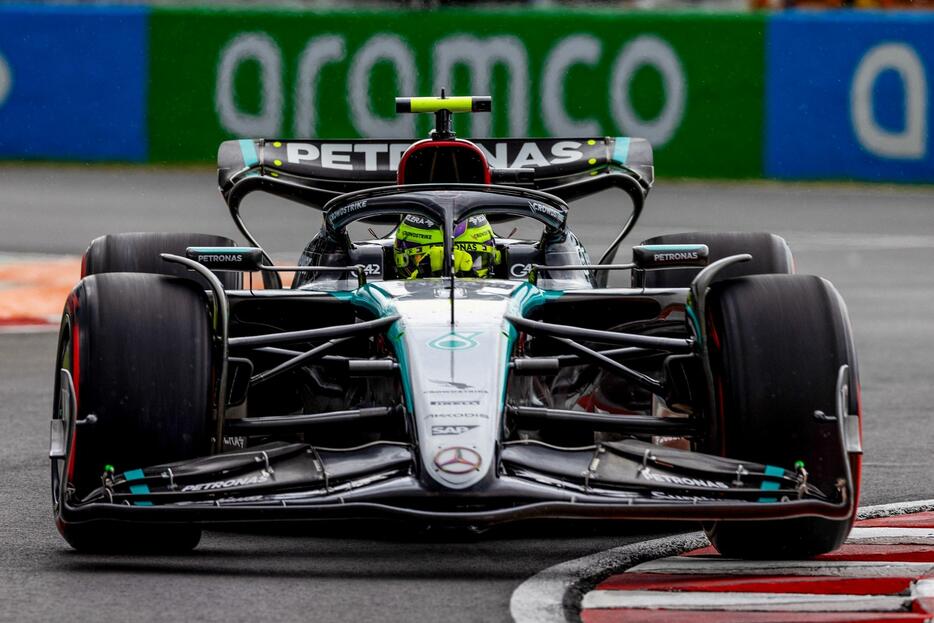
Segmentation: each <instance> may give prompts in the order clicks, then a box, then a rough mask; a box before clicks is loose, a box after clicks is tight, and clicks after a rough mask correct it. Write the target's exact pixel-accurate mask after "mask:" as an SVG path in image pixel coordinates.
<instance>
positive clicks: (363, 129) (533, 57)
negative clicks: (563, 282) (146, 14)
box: [148, 7, 766, 178]
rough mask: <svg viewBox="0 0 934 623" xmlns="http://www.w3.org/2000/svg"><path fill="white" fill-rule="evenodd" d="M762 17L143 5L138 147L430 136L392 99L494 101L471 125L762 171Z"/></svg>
mask: <svg viewBox="0 0 934 623" xmlns="http://www.w3.org/2000/svg"><path fill="white" fill-rule="evenodd" d="M765 21H766V17H765V16H763V15H759V14H728V15H723V14H716V15H710V14H700V13H676V14H663V15H659V14H632V13H621V12H616V11H606V12H600V11H588V12H587V13H582V12H579V11H574V12H559V11H523V12H513V11H508V12H490V11H487V12H481V11H470V10H444V11H430V12H429V11H425V12H417V11H405V12H401V11H400V12H386V11H372V12H362V13H361V12H356V11H355V12H354V13H353V14H352V15H351V14H350V13H345V12H314V13H309V12H304V11H269V10H249V9H238V10H219V11H218V10H207V9H185V8H172V7H163V8H154V9H153V11H152V13H151V15H150V43H149V54H150V90H149V101H148V105H149V117H148V118H149V148H150V160H152V161H155V162H204V161H211V160H213V158H214V155H215V153H216V149H217V146H218V145H219V144H220V142H221V141H223V140H227V139H230V138H252V137H261V136H277V137H283V136H286V137H287V136H294V137H320V138H359V137H387V138H390V137H392V138H411V137H419V136H426V134H427V132H428V130H429V126H430V123H431V116H430V115H406V114H399V115H397V114H396V113H395V107H394V98H395V97H398V96H425V95H437V94H439V93H440V88H441V87H442V86H443V87H445V88H446V89H447V93H448V94H452V95H492V96H493V112H492V113H474V114H472V115H466V114H465V115H458V116H457V117H456V118H455V129H456V130H458V132H459V134H460V135H461V136H464V137H470V136H561V135H571V136H586V135H607V136H619V135H624V136H626V135H628V136H639V137H644V138H648V139H649V140H650V141H651V142H652V144H653V145H654V146H655V155H656V165H657V169H656V170H657V171H658V173H659V174H660V175H662V176H691V177H730V178H736V177H761V176H762V173H763V167H762V151H763V150H762V136H763V112H764V111H763V108H764V106H763V94H764V75H765V65H764V34H763V33H764V30H765Z"/></svg>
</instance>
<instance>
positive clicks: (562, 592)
mask: <svg viewBox="0 0 934 623" xmlns="http://www.w3.org/2000/svg"><path fill="white" fill-rule="evenodd" d="M932 510H934V500H929V501H926V502H915V503H908V504H889V505H882V506H877V507H869V508H866V509H862V510H861V511H860V514H859V516H860V518H861V520H860V521H859V522H858V523H857V527H855V528H854V529H853V531H852V533H851V536H850V538H849V539H848V540H847V542H846V544H844V546H843V547H842V548H840V549H839V550H837V551H835V552H832V553H830V554H825V555H823V556H819V557H817V558H815V559H813V560H799V561H737V560H729V559H723V558H720V557H719V555H717V554H716V552H714V551H713V550H712V548H710V547H709V546H707V543H706V539H705V538H704V537H703V535H701V534H699V533H694V534H690V535H678V536H675V537H671V538H670V539H657V540H655V541H650V542H647V543H643V544H634V545H629V546H625V547H621V548H615V549H613V550H607V551H606V552H600V553H599V554H595V555H593V556H587V557H584V558H581V559H578V560H575V561H569V562H568V563H562V564H561V565H556V566H555V567H552V568H550V569H546V570H545V571H543V572H541V573H539V574H538V575H536V576H534V577H533V578H530V579H529V580H527V581H526V582H525V583H523V584H522V585H521V586H520V587H519V588H518V589H517V590H516V591H515V592H514V593H513V598H512V601H511V604H510V607H511V613H512V615H513V618H514V619H515V620H516V621H517V623H524V622H526V621H533V620H534V621H566V620H571V619H573V617H574V613H575V611H577V609H578V607H580V608H581V610H580V617H581V620H582V621H583V623H616V622H623V621H626V622H627V623H661V622H664V623H708V622H710V623H713V622H717V623H733V622H737V623H738V622H740V621H741V622H742V623H777V622H780V621H781V622H788V621H795V622H804V623H842V622H844V621H853V622H862V623H869V622H886V623H892V622H905V623H908V622H911V623H925V622H927V623H932V622H934V512H931V511H932ZM666 542H667V543H666ZM674 543H680V544H681V545H682V547H680V548H676V549H674V551H672V550H671V548H672V545H673V544H674ZM664 550H668V551H666V552H665V555H664V557H659V556H658V553H659V552H661V551H664ZM653 552H654V553H655V555H652V553H653ZM613 560H615V561H616V562H617V563H618V564H616V565H615V566H614V565H613V563H612V562H611V561H613ZM640 561H643V562H641V564H635V563H639V562H640ZM623 569H625V571H624V572H619V571H620V570H623ZM613 570H617V572H616V573H615V574H614V575H610V577H607V578H606V579H604V580H603V581H601V582H600V583H599V584H597V585H596V586H594V587H593V590H590V591H589V592H588V591H586V589H587V587H588V586H593V583H592V582H593V580H591V579H590V578H600V577H605V576H606V575H607V573H608V572H612V571H613ZM579 587H582V588H583V589H584V590H581V588H579ZM582 593H583V594H582Z"/></svg>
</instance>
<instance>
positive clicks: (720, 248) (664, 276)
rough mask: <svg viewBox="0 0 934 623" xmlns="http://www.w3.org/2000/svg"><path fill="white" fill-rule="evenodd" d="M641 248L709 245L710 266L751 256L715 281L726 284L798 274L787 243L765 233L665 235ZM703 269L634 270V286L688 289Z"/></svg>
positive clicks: (687, 233) (688, 233) (728, 269)
mask: <svg viewBox="0 0 934 623" xmlns="http://www.w3.org/2000/svg"><path fill="white" fill-rule="evenodd" d="M642 244H644V245H651V244H675V245H677V244H706V245H707V247H708V249H709V251H710V262H711V263H713V262H715V261H716V260H719V259H722V258H724V257H729V256H731V255H739V254H740V253H749V254H751V255H752V259H751V260H750V261H748V262H740V263H737V264H733V265H732V266H727V267H726V268H725V269H723V270H722V271H721V272H720V273H719V274H718V275H717V278H716V281H723V280H724V279H730V278H731V277H741V276H745V275H766V274H786V273H793V272H795V267H794V259H793V257H792V255H791V250H790V249H789V248H788V243H786V242H785V239H784V238H782V237H780V236H776V235H775V234H769V233H765V232H742V231H737V232H686V233H680V234H665V235H662V236H655V237H654V238H649V239H648V240H643V241H642ZM700 270H701V269H700V268H671V269H666V270H647V271H641V270H634V271H632V285H633V287H637V288H642V287H645V288H685V287H687V286H689V285H690V284H691V280H692V279H694V277H695V276H696V275H697V273H699V272H700Z"/></svg>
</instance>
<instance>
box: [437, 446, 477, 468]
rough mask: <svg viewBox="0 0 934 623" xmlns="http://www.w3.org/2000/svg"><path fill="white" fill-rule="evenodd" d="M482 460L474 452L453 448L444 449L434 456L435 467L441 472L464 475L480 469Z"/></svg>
mask: <svg viewBox="0 0 934 623" xmlns="http://www.w3.org/2000/svg"><path fill="white" fill-rule="evenodd" d="M481 462H482V459H481V457H480V454H479V453H478V452H477V451H476V450H471V449H470V448H462V447H459V446H455V447H453V448H444V449H442V450H439V451H438V454H436V455H435V465H437V467H438V469H440V470H441V471H442V472H447V473H449V474H466V473H468V472H472V471H474V470H478V469H480V463H481Z"/></svg>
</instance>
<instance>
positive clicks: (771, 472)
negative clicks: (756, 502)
mask: <svg viewBox="0 0 934 623" xmlns="http://www.w3.org/2000/svg"><path fill="white" fill-rule="evenodd" d="M765 475H766V476H771V477H772V478H781V477H783V476H784V475H785V470H783V469H782V468H781V467H776V466H774V465H766V466H765ZM763 488H764V487H763Z"/></svg>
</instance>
